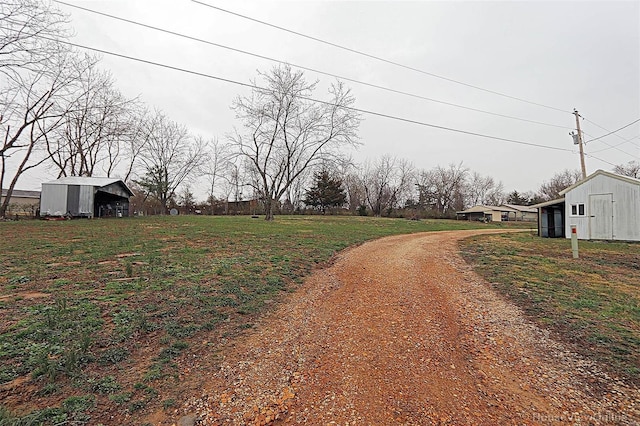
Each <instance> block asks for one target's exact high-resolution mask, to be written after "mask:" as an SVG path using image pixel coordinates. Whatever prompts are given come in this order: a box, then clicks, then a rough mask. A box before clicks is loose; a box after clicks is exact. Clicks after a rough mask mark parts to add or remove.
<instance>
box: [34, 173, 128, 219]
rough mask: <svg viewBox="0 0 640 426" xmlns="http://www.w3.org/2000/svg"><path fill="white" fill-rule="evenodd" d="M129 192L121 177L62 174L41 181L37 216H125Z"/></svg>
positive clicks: (126, 214)
mask: <svg viewBox="0 0 640 426" xmlns="http://www.w3.org/2000/svg"><path fill="white" fill-rule="evenodd" d="M132 195H133V192H131V190H130V189H129V188H128V187H127V185H125V183H124V182H123V181H122V180H120V179H112V178H100V177H80V176H70V177H64V178H60V179H57V180H54V181H51V182H46V183H43V184H42V194H41V197H40V215H41V216H70V217H88V218H91V217H126V216H129V197H131V196H132Z"/></svg>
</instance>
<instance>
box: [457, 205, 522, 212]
mask: <svg viewBox="0 0 640 426" xmlns="http://www.w3.org/2000/svg"><path fill="white" fill-rule="evenodd" d="M515 211H516V210H515V209H512V208H510V207H506V206H499V207H498V206H483V205H480V204H479V205H477V206H473V207H471V208H468V209H467V210H463V211H460V212H456V213H458V214H468V213H491V212H515Z"/></svg>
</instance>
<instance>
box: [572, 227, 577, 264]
mask: <svg viewBox="0 0 640 426" xmlns="http://www.w3.org/2000/svg"><path fill="white" fill-rule="evenodd" d="M571 251H572V252H573V258H574V259H577V258H578V227H577V226H576V225H571Z"/></svg>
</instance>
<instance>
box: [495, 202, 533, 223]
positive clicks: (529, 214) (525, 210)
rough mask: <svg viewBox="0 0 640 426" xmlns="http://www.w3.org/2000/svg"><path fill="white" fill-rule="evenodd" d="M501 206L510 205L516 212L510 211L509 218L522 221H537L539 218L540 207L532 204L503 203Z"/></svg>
mask: <svg viewBox="0 0 640 426" xmlns="http://www.w3.org/2000/svg"><path fill="white" fill-rule="evenodd" d="M500 207H508V208H510V209H511V210H513V211H514V212H513V213H511V212H509V213H508V215H507V216H508V217H507V219H508V220H517V221H522V222H535V221H537V220H538V209H536V208H534V207H532V206H520V205H518V204H502V205H501V206H500Z"/></svg>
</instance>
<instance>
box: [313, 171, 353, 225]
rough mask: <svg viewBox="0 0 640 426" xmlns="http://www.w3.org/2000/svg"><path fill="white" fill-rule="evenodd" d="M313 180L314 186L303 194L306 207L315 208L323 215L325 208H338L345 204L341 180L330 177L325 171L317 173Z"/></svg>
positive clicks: (345, 196) (344, 193) (345, 199)
mask: <svg viewBox="0 0 640 426" xmlns="http://www.w3.org/2000/svg"><path fill="white" fill-rule="evenodd" d="M313 179H314V181H315V183H314V186H313V187H311V189H309V190H308V191H307V192H306V194H305V198H304V203H305V204H306V205H308V206H312V207H316V208H318V209H320V211H321V212H322V213H323V214H324V213H325V212H326V210H327V207H340V206H342V205H344V204H345V203H346V202H347V194H346V192H345V190H344V188H343V187H342V180H341V179H339V178H334V177H331V175H330V174H329V172H328V171H326V170H321V171H319V172H317V173H316V174H315V175H314V177H313Z"/></svg>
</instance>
